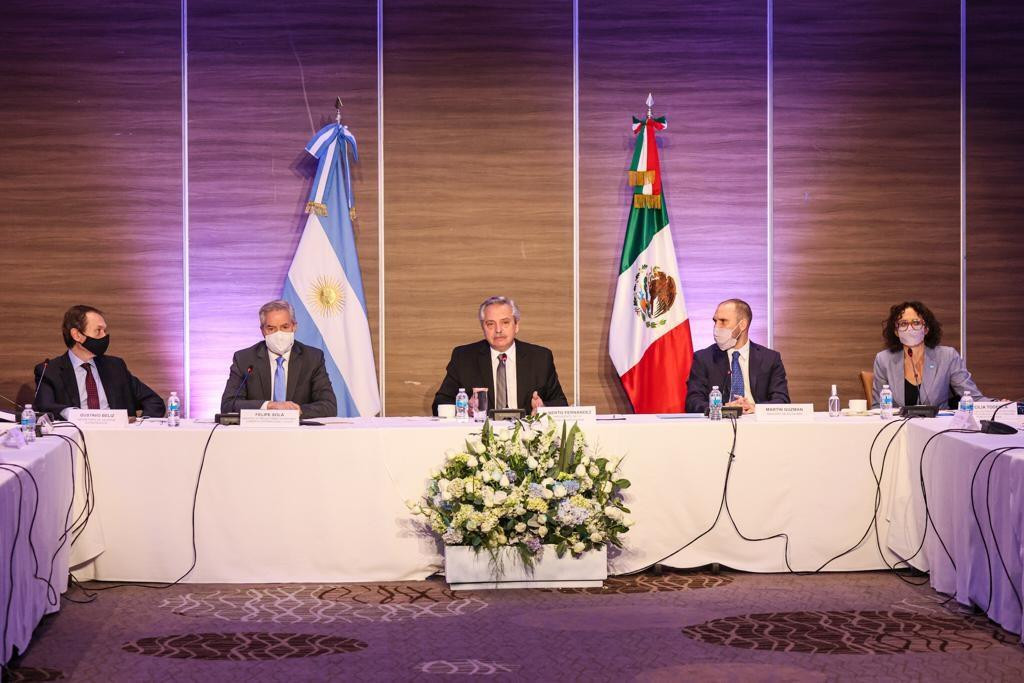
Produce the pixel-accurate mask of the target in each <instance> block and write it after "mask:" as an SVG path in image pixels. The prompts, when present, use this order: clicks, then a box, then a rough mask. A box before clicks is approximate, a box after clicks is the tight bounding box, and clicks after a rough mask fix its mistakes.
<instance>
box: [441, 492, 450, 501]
mask: <svg viewBox="0 0 1024 683" xmlns="http://www.w3.org/2000/svg"><path fill="white" fill-rule="evenodd" d="M451 499H452V494H451V493H450V492H449V491H448V489H445V490H444V491H441V500H451Z"/></svg>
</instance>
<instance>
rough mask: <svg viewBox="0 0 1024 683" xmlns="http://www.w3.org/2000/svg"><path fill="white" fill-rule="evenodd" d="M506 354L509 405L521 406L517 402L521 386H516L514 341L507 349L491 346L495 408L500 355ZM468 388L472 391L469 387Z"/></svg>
mask: <svg viewBox="0 0 1024 683" xmlns="http://www.w3.org/2000/svg"><path fill="white" fill-rule="evenodd" d="M503 353H504V354H505V356H506V357H505V387H506V388H507V389H508V407H509V408H519V407H520V406H519V405H518V403H517V400H516V396H518V394H517V393H516V390H517V389H518V388H519V387H518V386H516V343H515V342H512V346H510V347H508V349H507V350H505V351H498V350H497V349H495V348H494V347H493V346H492V347H491V379H492V380H493V381H494V396H492V397H491V406H492V407H494V408H497V407H498V356H500V355H501V354H503ZM466 389H467V390H469V391H472V389H470V388H469V387H466Z"/></svg>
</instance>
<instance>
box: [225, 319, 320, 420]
mask: <svg viewBox="0 0 1024 683" xmlns="http://www.w3.org/2000/svg"><path fill="white" fill-rule="evenodd" d="M298 326H299V324H298V322H296V320H295V309H293V308H292V305H291V304H290V303H288V302H287V301H284V300H281V299H278V300H276V301H271V302H269V303H267V304H264V305H263V307H262V308H260V331H261V332H263V341H261V342H259V343H258V344H254V345H252V346H250V347H249V348H247V349H242V350H241V351H236V352H235V357H234V359H233V360H232V362H231V374H230V375H229V376H228V382H227V384H226V385H225V386H224V395H223V396H221V399H220V411H221V412H222V413H234V412H238V411H239V410H242V409H265V410H298V411H300V414H301V416H302V417H303V418H315V417H334V416H336V415H337V414H338V400H337V398H335V396H334V388H333V387H332V386H331V378H330V376H328V374H327V366H326V364H325V363H324V352H323V351H321V350H320V349H318V348H316V347H313V346H307V345H306V344H303V343H302V342H297V341H295V329H296V328H297V327H298ZM243 382H244V385H243Z"/></svg>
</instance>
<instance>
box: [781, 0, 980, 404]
mask: <svg viewBox="0 0 1024 683" xmlns="http://www.w3.org/2000/svg"><path fill="white" fill-rule="evenodd" d="M774 43H775V71H774V73H775V102H774V107H775V108H774V111H775V165H774V178H775V249H774V264H775V265H774V267H775V311H776V314H777V317H776V325H775V340H776V348H778V350H779V351H781V352H782V355H783V359H784V361H785V362H786V368H787V370H788V373H789V380H790V392H791V394H792V398H793V400H794V401H798V402H815V403H816V404H817V407H818V408H819V409H821V408H822V407H823V406H824V404H825V401H826V399H827V397H828V390H829V385H830V384H832V383H836V384H838V385H839V388H840V395H841V396H842V397H843V399H844V401H845V400H846V399H848V398H852V397H860V396H862V395H863V391H862V390H861V388H860V385H859V384H858V382H857V373H858V372H859V371H860V370H862V369H866V370H869V369H871V364H872V360H873V358H874V355H875V353H877V352H878V351H879V350H880V349H881V348H882V347H883V344H882V339H881V321H882V320H883V319H884V318H885V317H886V315H887V313H888V309H889V306H890V305H892V304H893V303H896V302H898V301H901V300H905V299H920V300H922V301H924V302H925V303H926V304H928V305H929V306H930V307H931V308H932V309H933V310H934V311H935V313H936V315H937V316H938V317H939V318H940V320H941V321H942V323H943V326H944V328H945V332H946V336H945V339H944V341H945V343H949V344H952V345H953V346H959V343H958V338H959V322H958V317H959V265H958V264H959V207H960V204H959V160H960V151H959V3H958V2H956V0H939V1H936V0H913V1H912V2H900V3H892V2H888V1H886V0H858V1H857V2H848V3H827V4H823V3H820V2H818V1H817V0H776V2H775V37H774Z"/></svg>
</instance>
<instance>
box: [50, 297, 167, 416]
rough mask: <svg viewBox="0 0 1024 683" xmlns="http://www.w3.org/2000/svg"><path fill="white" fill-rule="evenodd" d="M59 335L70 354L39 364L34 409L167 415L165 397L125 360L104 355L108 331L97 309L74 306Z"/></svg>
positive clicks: (57, 412) (60, 413) (58, 413)
mask: <svg viewBox="0 0 1024 683" xmlns="http://www.w3.org/2000/svg"><path fill="white" fill-rule="evenodd" d="M61 333H62V334H63V335H64V344H65V345H66V346H67V347H68V352H67V353H63V354H61V355H59V356H57V357H56V358H54V359H53V360H50V361H48V362H45V363H40V364H39V365H37V366H36V368H35V377H36V384H37V385H38V386H39V391H38V393H37V394H36V397H35V399H33V404H34V405H33V407H34V408H35V410H36V412H38V413H50V414H51V415H53V416H54V417H55V418H57V417H59V418H67V417H68V412H67V411H68V410H69V409H71V408H92V409H95V410H111V409H112V410H127V411H128V415H129V416H130V417H135V414H136V411H139V410H141V411H142V414H143V415H145V416H146V417H163V416H164V400H163V399H162V398H160V397H159V396H157V395H156V392H154V391H153V390H152V389H150V388H149V387H147V386H146V385H145V384H143V383H142V382H140V381H139V380H138V378H136V377H135V376H134V375H132V374H131V373H130V372H128V366H127V365H126V364H125V362H124V361H123V360H121V359H120V358H117V357H116V356H108V355H106V353H107V347H108V346H109V345H110V335H109V334H108V333H107V321H106V320H105V319H104V318H103V313H102V312H101V311H100V310H99V309H97V308H93V307H92V306H82V305H79V306H72V307H71V308H69V309H68V310H67V312H66V313H64V322H63V324H62V325H61Z"/></svg>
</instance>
